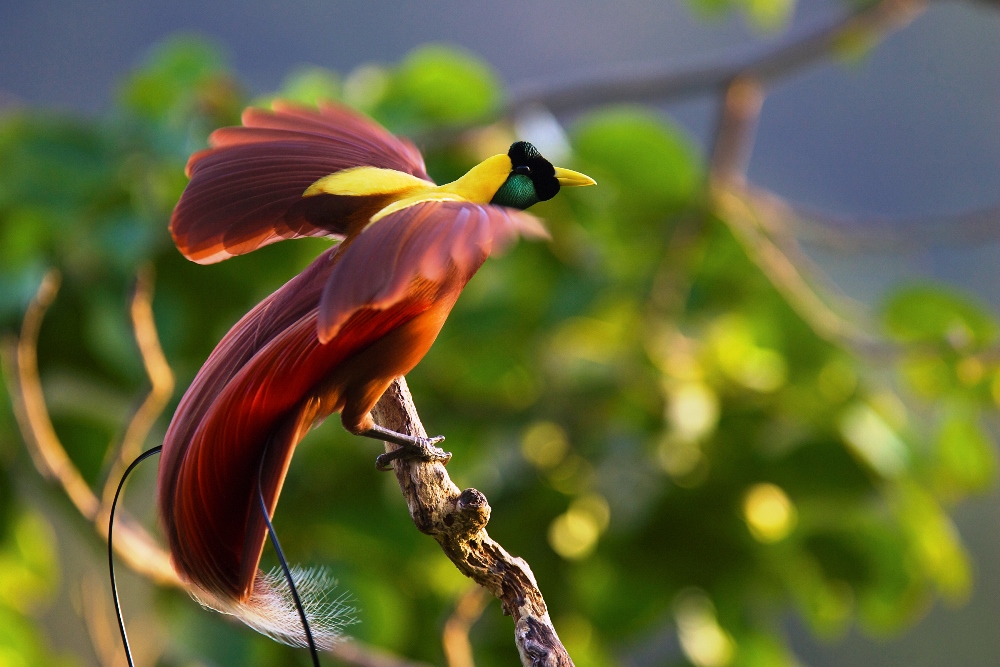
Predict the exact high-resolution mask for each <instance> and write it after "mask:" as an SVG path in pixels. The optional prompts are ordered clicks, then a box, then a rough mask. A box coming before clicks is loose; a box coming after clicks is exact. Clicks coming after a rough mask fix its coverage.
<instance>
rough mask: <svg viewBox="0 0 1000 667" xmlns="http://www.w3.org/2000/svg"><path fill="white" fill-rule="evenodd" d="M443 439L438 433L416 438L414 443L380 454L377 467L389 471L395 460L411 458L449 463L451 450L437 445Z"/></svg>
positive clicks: (376, 461)
mask: <svg viewBox="0 0 1000 667" xmlns="http://www.w3.org/2000/svg"><path fill="white" fill-rule="evenodd" d="M443 441H444V436H443V435H437V436H434V437H433V438H414V439H413V442H412V443H406V444H403V445H400V446H399V447H397V448H396V449H394V450H392V451H391V452H386V453H385V454H381V455H379V456H378V458H376V459H375V469H376V470H379V471H381V472H388V471H389V470H392V462H393V461H396V460H401V461H406V460H410V459H418V460H421V461H436V462H440V463H442V464H444V465H448V462H449V461H451V452H446V451H444V450H443V449H441V448H440V447H437V446H436V445H437V443H439V442H443Z"/></svg>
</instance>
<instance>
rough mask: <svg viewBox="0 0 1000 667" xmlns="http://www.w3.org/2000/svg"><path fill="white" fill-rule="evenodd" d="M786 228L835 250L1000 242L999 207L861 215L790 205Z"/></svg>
mask: <svg viewBox="0 0 1000 667" xmlns="http://www.w3.org/2000/svg"><path fill="white" fill-rule="evenodd" d="M788 206H789V209H790V210H791V211H792V212H793V213H794V215H793V216H791V217H790V219H789V221H788V223H789V224H788V228H789V232H791V233H793V234H795V235H796V236H797V237H799V238H800V239H802V241H804V242H806V243H810V244H813V245H817V246H821V247H824V248H828V249H831V250H835V251H839V252H855V253H875V252H877V253H902V252H912V251H915V250H923V249H927V248H930V247H932V246H933V247H947V246H952V247H954V246H961V245H977V244H980V243H997V242H1000V205H997V206H993V207H990V208H984V209H980V210H976V211H967V212H964V213H957V214H953V215H947V214H945V215H938V216H927V217H921V218H911V219H907V218H899V219H892V218H887V217H886V218H878V217H865V218H862V219H859V218H854V217H847V216H841V215H837V214H835V213H830V212H828V211H821V210H818V209H815V208H811V207H806V206H802V205H797V204H789V205H788Z"/></svg>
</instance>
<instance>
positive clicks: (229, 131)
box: [170, 104, 429, 264]
mask: <svg viewBox="0 0 1000 667" xmlns="http://www.w3.org/2000/svg"><path fill="white" fill-rule="evenodd" d="M243 121H244V126H243V127H230V128H223V129H221V130H217V131H216V132H214V133H213V134H212V136H211V137H210V138H209V143H210V145H211V146H212V147H211V148H209V149H206V150H204V151H200V152H198V153H195V154H194V155H192V156H191V159H190V160H189V161H188V167H187V169H188V175H189V176H190V177H191V182H190V183H189V184H188V186H187V188H186V189H185V191H184V194H183V195H182V196H181V199H180V201H179V202H178V204H177V207H176V208H175V209H174V213H173V216H172V217H171V221H170V231H171V233H172V234H173V236H174V241H175V242H176V244H177V247H178V248H179V249H180V251H181V252H182V253H184V255H185V256H186V257H188V258H189V259H192V260H194V261H196V262H199V263H202V264H210V263H213V262H218V261H221V260H223V259H227V258H229V257H232V256H233V255H239V254H244V253H247V252H250V251H252V250H255V249H257V248H259V247H262V246H264V245H267V244H269V243H274V242H275V241H279V240H281V239H286V238H296V237H303V236H330V237H338V236H343V235H345V234H346V233H347V231H348V229H349V227H350V225H351V224H352V223H355V224H356V223H357V222H358V221H359V219H361V220H366V219H367V218H368V217H370V216H371V215H372V214H373V213H374V212H375V211H377V210H378V209H379V208H381V206H382V205H384V203H385V202H384V201H382V200H381V199H382V198H357V197H351V198H344V197H334V196H332V195H320V196H317V197H310V198H307V199H303V198H302V193H303V192H304V191H305V190H306V188H308V187H309V186H310V185H312V184H313V183H314V182H315V181H317V180H319V179H320V178H322V177H323V176H326V175H328V174H332V173H334V172H337V171H340V170H342V169H347V168H349V167H356V166H372V167H381V168H385V169H396V170H398V171H403V172H406V173H408V174H412V175H414V176H417V177H419V178H423V179H427V180H429V178H428V176H427V174H426V171H425V170H424V164H423V159H422V158H421V157H420V153H419V152H418V151H417V150H416V148H415V147H413V145H412V144H410V143H409V142H405V141H403V140H401V139H398V138H396V137H393V136H392V135H391V134H389V133H388V132H387V131H386V130H385V129H384V128H382V127H380V126H378V125H377V124H375V123H374V122H372V121H370V120H368V119H366V118H364V117H362V116H359V115H357V114H355V113H354V112H352V111H349V110H347V109H345V108H343V107H340V106H335V105H324V106H323V107H321V109H320V111H319V112H316V111H310V110H307V109H302V108H299V107H295V106H293V105H288V104H276V105H275V110H274V111H266V110H263V109H248V110H247V111H246V112H245V113H244V114H243ZM376 199H377V200H378V201H375V200H376Z"/></svg>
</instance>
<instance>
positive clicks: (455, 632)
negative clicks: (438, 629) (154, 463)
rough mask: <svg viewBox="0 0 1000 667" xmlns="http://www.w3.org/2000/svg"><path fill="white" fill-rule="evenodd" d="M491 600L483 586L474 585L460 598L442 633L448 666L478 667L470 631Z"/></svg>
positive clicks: (442, 642)
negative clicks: (470, 639)
mask: <svg viewBox="0 0 1000 667" xmlns="http://www.w3.org/2000/svg"><path fill="white" fill-rule="evenodd" d="M489 601H490V600H489V594H488V593H487V592H486V589H485V588H483V587H482V586H473V587H472V588H470V589H469V590H467V591H466V592H465V593H463V594H462V596H461V597H460V598H458V602H457V603H455V611H454V612H452V614H451V617H449V618H448V620H447V621H446V622H445V624H444V632H443V633H442V635H441V644H442V646H443V647H444V657H445V659H446V660H447V661H448V667H476V661H475V660H474V659H473V657H472V644H471V643H470V642H469V631H470V630H471V629H472V626H473V625H475V624H476V621H478V620H479V617H480V616H482V615H483V612H484V611H485V610H486V605H487V604H489Z"/></svg>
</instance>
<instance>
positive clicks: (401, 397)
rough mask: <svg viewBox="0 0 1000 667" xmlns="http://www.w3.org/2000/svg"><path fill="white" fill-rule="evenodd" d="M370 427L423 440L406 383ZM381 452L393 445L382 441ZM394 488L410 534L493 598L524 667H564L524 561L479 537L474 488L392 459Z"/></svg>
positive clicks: (438, 467)
mask: <svg viewBox="0 0 1000 667" xmlns="http://www.w3.org/2000/svg"><path fill="white" fill-rule="evenodd" d="M372 416H373V417H374V418H375V421H376V423H378V424H379V425H381V426H384V427H386V428H389V429H391V430H393V431H396V432H398V433H405V434H408V435H413V436H417V437H422V438H423V437H427V433H426V431H424V427H423V425H422V424H421V423H420V416H419V415H418V414H417V410H416V407H414V405H413V399H412V397H411V396H410V391H409V389H408V388H407V386H406V380H404V379H403V378H397V379H396V381H395V382H393V384H392V385H391V386H390V387H389V389H388V390H387V391H386V392H385V394H384V395H383V396H382V398H381V400H379V402H378V404H377V405H376V406H375V408H374V410H372ZM385 448H386V451H387V452H391V451H393V450H394V449H396V445H394V444H391V443H385ZM393 465H394V469H395V473H396V480H397V481H398V482H399V488H400V490H401V491H402V492H403V496H404V498H406V504H407V506H408V507H409V510H410V517H411V518H412V519H413V523H414V524H415V525H416V526H417V529H418V530H419V531H420V532H422V533H425V534H427V535H430V536H431V537H433V538H434V539H435V540H437V542H438V544H440V545H441V548H442V549H443V550H444V552H445V555H447V556H448V558H450V559H451V561H452V562H453V563H454V564H455V566H456V567H457V568H458V569H459V571H460V572H461V573H462V574H464V575H465V576H467V577H469V578H471V579H473V580H474V581H475V582H476V583H478V584H480V585H481V586H483V587H484V588H486V589H487V590H489V591H490V593H492V594H493V595H495V596H496V597H497V598H498V599H499V600H500V603H501V605H502V607H503V611H504V613H506V614H508V615H510V616H511V617H512V618H513V619H514V623H515V626H514V641H515V643H516V644H517V650H518V653H520V656H521V663H522V664H523V665H524V666H525V667H556V666H559V667H569V666H571V665H572V664H573V661H572V660H571V659H570V657H569V653H567V652H566V649H565V648H564V647H563V645H562V642H560V641H559V636H558V635H557V634H556V631H555V628H553V627H552V621H551V620H550V619H549V614H548V608H547V607H546V606H545V600H544V598H543V597H542V593H541V591H539V590H538V584H537V583H536V582H535V577H534V575H533V574H532V573H531V568H530V567H529V566H528V563H527V562H525V561H524V560H523V559H521V558H517V557H514V556H511V555H510V554H509V553H507V552H506V551H505V550H504V549H503V547H501V546H500V545H499V544H497V543H496V542H494V541H493V540H492V539H491V538H490V536H489V535H488V534H487V533H486V524H487V522H489V519H490V506H489V503H488V502H487V501H486V497H485V496H484V495H483V494H482V493H480V492H479V491H477V490H476V489H466V490H465V491H460V490H459V488H458V487H457V486H455V484H454V483H453V482H452V481H451V478H450V477H449V476H448V471H447V470H446V469H445V467H444V465H442V464H441V463H439V462H436V461H418V460H409V461H399V460H397V461H395V462H394V464H393Z"/></svg>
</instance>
